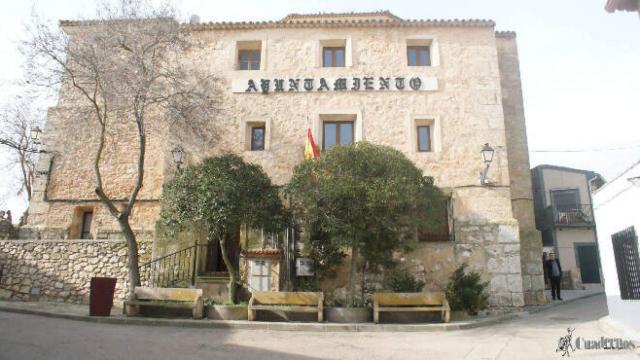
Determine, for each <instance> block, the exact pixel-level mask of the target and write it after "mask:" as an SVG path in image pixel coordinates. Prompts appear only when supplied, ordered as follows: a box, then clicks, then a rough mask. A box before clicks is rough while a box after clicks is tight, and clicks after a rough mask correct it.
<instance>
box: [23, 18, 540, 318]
mask: <svg viewBox="0 0 640 360" xmlns="http://www.w3.org/2000/svg"><path fill="white" fill-rule="evenodd" d="M61 26H62V27H63V29H64V31H66V32H67V33H69V34H73V33H74V31H76V29H78V28H79V27H81V26H83V24H82V23H79V22H69V21H67V22H62V23H61ZM183 26H184V27H185V28H187V29H188V30H190V31H191V33H192V37H193V39H194V40H196V41H198V42H199V44H202V46H200V47H198V49H197V50H193V51H192V52H190V53H188V54H185V56H189V57H192V58H193V59H196V61H197V63H198V64H200V66H205V67H208V68H209V69H210V70H211V71H212V72H214V73H215V75H216V76H217V77H218V78H219V79H220V84H221V87H222V91H221V94H220V96H221V97H220V103H221V111H220V112H219V113H218V114H216V115H215V119H214V120H213V121H212V122H211V124H210V126H208V127H207V129H202V131H203V132H206V133H209V134H212V139H213V140H212V141H210V142H207V143H203V142H202V141H198V140H197V139H195V138H189V137H184V136H180V133H179V131H172V130H169V129H160V130H158V131H156V132H154V133H153V135H152V136H150V137H149V139H148V149H147V158H146V163H145V171H146V174H145V179H144V186H143V189H142V192H141V193H140V196H139V199H140V200H139V201H138V202H137V204H136V206H135V208H134V212H133V216H132V223H133V227H134V229H135V231H136V232H137V233H138V234H139V235H140V237H141V239H147V240H149V241H151V240H153V239H155V238H156V235H157V234H156V221H157V219H158V214H159V199H160V196H161V192H162V185H163V183H164V182H165V181H166V180H167V179H168V178H170V177H171V175H172V174H173V173H174V172H175V164H174V163H173V162H172V157H171V150H172V149H173V148H174V147H175V146H176V145H179V146H180V147H181V148H182V149H184V152H185V154H186V162H187V163H197V162H198V161H200V160H201V159H203V158H205V157H208V156H214V155H217V154H221V153H223V152H233V153H236V154H239V155H241V156H242V157H243V158H244V159H245V160H246V161H249V162H252V163H256V164H259V165H261V166H262V167H263V168H264V169H265V171H266V172H267V173H268V174H269V176H270V177H271V178H272V180H273V181H274V182H275V183H276V184H278V185H283V184H286V183H287V181H288V180H289V178H290V176H291V174H292V169H293V167H294V166H295V165H296V164H297V163H299V162H300V161H302V160H303V148H304V144H305V139H306V130H307V129H311V132H312V134H313V136H314V138H315V139H316V141H317V142H318V144H319V146H320V147H321V148H327V147H330V146H332V145H334V144H343V143H351V142H357V141H369V142H372V143H376V144H384V145H388V146H392V147H394V148H397V149H398V150H401V151H402V152H404V153H405V154H406V156H407V157H409V158H410V159H411V160H413V161H414V162H415V164H416V165H417V166H418V167H420V168H421V169H422V170H423V171H424V173H425V175H429V176H432V177H433V178H434V180H435V184H436V185H437V186H439V187H441V188H443V189H444V190H445V191H446V192H447V193H448V194H450V198H451V200H450V210H449V229H448V231H447V232H448V233H447V234H445V235H446V236H441V237H438V238H433V239H429V240H431V241H422V242H419V244H418V247H417V248H416V250H415V251H414V252H413V253H412V254H411V255H410V256H409V257H407V258H406V259H405V265H406V266H407V267H408V268H409V269H410V270H411V271H413V272H414V273H415V274H416V275H417V276H420V277H422V278H424V279H425V280H426V282H427V286H428V288H431V289H442V288H443V287H444V286H445V285H446V282H447V278H448V277H449V275H450V274H451V272H452V271H453V270H454V269H455V268H456V267H457V266H458V265H459V264H461V263H463V262H467V263H469V264H470V265H471V268H473V269H475V270H478V271H480V272H481V273H482V274H483V277H484V278H485V279H487V280H489V281H490V286H489V293H490V302H491V304H492V305H494V306H500V307H510V306H523V305H525V304H539V303H544V302H545V299H544V295H543V288H544V281H543V277H542V266H541V263H540V256H541V251H542V250H541V241H540V236H539V233H538V232H537V230H536V228H535V221H534V217H533V200H532V194H531V177H530V171H529V159H528V150H527V139H526V130H525V121H524V110H523V101H522V92H521V84H520V75H519V65H518V53H517V48H516V36H515V33H513V32H496V31H495V24H494V22H493V21H490V20H405V19H401V18H399V17H397V16H395V15H393V14H391V13H389V12H387V11H383V12H374V13H349V14H311V15H298V14H291V15H288V16H286V17H285V18H283V19H282V20H280V21H269V22H241V23H228V22H226V23H206V24H205V23H191V24H184V25H183ZM62 89H63V90H62V91H61V93H60V99H59V102H58V104H57V105H56V106H55V107H53V108H51V109H50V110H49V114H48V120H47V127H46V130H45V133H44V139H43V142H44V144H45V145H46V146H47V149H48V150H54V151H56V153H57V155H56V156H49V157H45V156H43V157H42V160H41V161H40V163H39V165H38V167H39V168H38V179H37V181H36V185H35V188H34V195H33V200H32V201H31V204H30V207H29V218H28V223H27V226H25V227H23V229H22V234H23V235H22V236H23V237H33V238H40V239H78V238H89V239H95V240H96V241H101V240H109V239H117V238H118V237H119V234H118V226H117V224H116V222H115V221H114V220H113V219H112V218H111V216H110V215H109V214H108V211H107V210H106V209H105V208H104V207H103V206H101V205H100V204H99V202H98V201H97V199H96V197H95V195H94V193H93V172H92V171H93V170H92V166H91V154H92V152H93V151H94V148H93V147H94V146H93V145H94V144H95V142H93V140H92V131H91V128H90V125H89V124H87V123H86V122H83V121H81V120H80V119H78V118H77V117H74V115H73V114H74V112H73V111H72V110H73V106H75V105H74V104H73V103H72V102H68V101H67V99H68V98H69V96H70V95H69V94H67V93H66V91H67V90H66V89H67V88H65V87H63V88H62ZM109 136H110V137H111V138H112V139H117V141H115V142H114V143H113V144H112V146H111V147H110V148H109V149H107V153H106V157H105V159H106V160H105V163H104V165H103V174H104V177H105V178H106V179H109V183H108V190H109V192H110V194H112V195H113V196H115V197H118V196H121V197H122V198H125V197H126V195H128V194H127V191H128V189H129V188H130V187H129V184H130V182H131V181H132V180H131V175H132V174H133V173H134V171H135V152H131V153H130V152H129V151H128V149H129V146H130V144H132V143H134V141H135V139H134V138H132V137H130V136H129V135H128V134H125V133H113V134H109ZM487 143H488V144H490V146H491V147H492V148H493V149H494V150H495V155H494V157H493V161H492V162H491V163H490V167H489V169H488V173H487V176H488V180H487V181H481V179H480V176H479V173H480V172H482V171H483V170H484V168H485V163H484V162H483V159H482V157H481V154H480V152H481V149H482V148H483V145H484V144H487ZM249 232H250V231H247V232H246V234H248V233H249ZM291 237H294V235H293V234H291ZM248 238H249V236H248V235H245V240H243V241H241V242H240V243H241V245H245V246H246V244H248V243H249V242H250V241H249V240H247V239H248ZM261 239H262V242H261V244H260V245H259V246H258V247H266V248H269V247H276V248H278V247H281V245H278V244H281V243H282V241H281V239H280V240H276V241H264V239H265V237H261ZM434 240H435V241H434ZM154 241H155V243H154V246H153V249H154V250H153V256H154V257H158V256H160V255H163V254H165V253H169V252H171V251H176V250H179V249H180V247H181V246H182V245H180V244H179V243H171V242H170V241H169V243H167V241H166V240H160V239H156V240H154ZM287 241H289V235H287ZM270 244H271V245H270ZM274 244H275V245H274ZM241 248H242V246H239V249H238V251H239V252H241V257H242V258H243V259H244V260H243V261H253V262H251V264H252V265H251V266H250V267H253V268H255V269H257V270H256V271H257V273H256V274H254V273H253V270H247V271H245V273H246V274H245V275H246V276H249V277H251V276H254V275H255V276H262V280H264V281H265V282H266V284H267V286H268V287H269V288H272V289H278V288H279V287H278V284H277V283H275V284H274V283H273V282H277V279H275V280H267V279H271V278H272V272H270V271H272V270H273V271H274V272H276V271H277V268H281V269H289V270H287V271H288V272H289V273H292V269H293V266H292V265H291V264H293V263H294V262H295V258H294V257H295V256H294V257H291V256H289V255H288V254H286V253H285V252H286V251H288V250H286V249H280V250H279V249H271V251H256V250H255V249H254V250H251V249H241ZM244 250H247V251H244ZM249 255H251V256H255V257H256V259H257V260H251V258H249V257H246V256H249ZM294 255H295V254H294ZM261 259H262V260H261ZM264 259H266V260H264ZM202 261H204V264H205V265H202V266H205V267H207V266H208V267H209V268H208V269H209V270H211V272H213V273H215V270H219V269H216V264H213V265H212V263H215V259H209V260H202ZM206 263H209V265H206ZM265 264H269V266H270V268H269V269H265V268H264V265H265ZM243 266H244V265H243ZM245 267H246V266H245ZM205 272H206V271H205ZM263 272H264V273H263ZM282 273H283V271H282V270H281V271H280V274H281V277H282ZM204 275H206V274H203V276H202V279H201V282H206V281H205V280H206V276H204ZM294 275H295V274H294ZM212 277H214V276H212ZM262 280H260V279H258V281H257V280H256V279H248V280H247V282H252V281H253V282H254V283H256V284H259V283H260V281H262ZM256 281H257V282H256ZM269 281H272V282H269Z"/></svg>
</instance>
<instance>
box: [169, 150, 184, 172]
mask: <svg viewBox="0 0 640 360" xmlns="http://www.w3.org/2000/svg"><path fill="white" fill-rule="evenodd" d="M171 156H172V157H173V162H174V163H176V168H177V169H178V170H180V165H182V163H183V162H184V151H183V150H182V147H181V146H180V145H176V146H175V147H174V148H173V150H171Z"/></svg>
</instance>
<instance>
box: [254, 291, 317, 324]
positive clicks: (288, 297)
mask: <svg viewBox="0 0 640 360" xmlns="http://www.w3.org/2000/svg"><path fill="white" fill-rule="evenodd" d="M323 301H324V294H322V293H321V292H317V293H316V292H284V291H283V292H271V291H254V292H253V294H251V300H249V314H248V315H249V320H251V321H253V320H255V319H256V311H257V310H271V311H274V310H275V311H277V310H280V311H291V312H313V313H315V312H317V313H318V321H322V303H323Z"/></svg>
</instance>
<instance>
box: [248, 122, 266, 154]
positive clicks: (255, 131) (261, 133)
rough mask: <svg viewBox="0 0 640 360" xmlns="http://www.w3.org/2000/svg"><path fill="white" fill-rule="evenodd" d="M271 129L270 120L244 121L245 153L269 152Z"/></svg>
mask: <svg viewBox="0 0 640 360" xmlns="http://www.w3.org/2000/svg"><path fill="white" fill-rule="evenodd" d="M269 129H270V125H269V120H266V121H243V123H242V139H243V143H242V147H243V148H244V151H268V150H269Z"/></svg>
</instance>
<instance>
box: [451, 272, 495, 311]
mask: <svg viewBox="0 0 640 360" xmlns="http://www.w3.org/2000/svg"><path fill="white" fill-rule="evenodd" d="M466 269H467V264H466V263H463V264H462V265H460V267H458V268H457V269H456V270H455V271H454V272H453V274H451V277H450V278H449V284H448V285H447V292H446V294H447V301H449V306H450V307H451V319H452V320H466V319H469V318H470V317H472V316H476V315H478V311H480V310H484V309H486V308H487V304H488V299H489V296H488V295H487V294H486V289H487V286H488V285H489V283H488V282H485V281H482V279H481V277H480V274H479V273H478V272H476V271H470V272H468V273H467V272H466Z"/></svg>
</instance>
